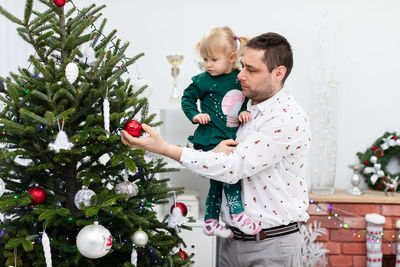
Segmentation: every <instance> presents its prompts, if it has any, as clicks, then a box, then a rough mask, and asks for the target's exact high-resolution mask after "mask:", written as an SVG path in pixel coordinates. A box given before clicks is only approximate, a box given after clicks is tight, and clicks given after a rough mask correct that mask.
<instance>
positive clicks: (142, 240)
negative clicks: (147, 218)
mask: <svg viewBox="0 0 400 267" xmlns="http://www.w3.org/2000/svg"><path fill="white" fill-rule="evenodd" d="M148 241H149V236H148V235H147V233H146V232H145V231H143V230H142V227H139V229H138V230H137V231H136V232H134V233H133V235H132V242H133V243H134V244H135V245H136V246H138V247H144V246H146V244H147V242H148Z"/></svg>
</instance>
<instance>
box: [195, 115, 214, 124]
mask: <svg viewBox="0 0 400 267" xmlns="http://www.w3.org/2000/svg"><path fill="white" fill-rule="evenodd" d="M209 121H211V119H210V115H208V114H207V113H199V114H197V115H196V116H194V117H193V123H200V124H207V123H208V122H209Z"/></svg>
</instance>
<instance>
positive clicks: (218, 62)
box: [203, 52, 236, 76]
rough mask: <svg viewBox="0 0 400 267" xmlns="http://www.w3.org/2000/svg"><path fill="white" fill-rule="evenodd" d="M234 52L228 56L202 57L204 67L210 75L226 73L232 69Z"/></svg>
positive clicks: (234, 57)
mask: <svg viewBox="0 0 400 267" xmlns="http://www.w3.org/2000/svg"><path fill="white" fill-rule="evenodd" d="M235 59H236V53H235V52H233V53H232V54H231V55H230V56H227V55H216V56H214V57H208V56H206V57H204V58H203V61H204V67H205V69H206V71H207V72H208V73H209V74H210V75H211V76H218V75H221V74H228V73H230V72H231V71H232V65H233V63H234V62H235Z"/></svg>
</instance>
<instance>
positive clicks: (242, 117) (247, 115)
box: [238, 110, 251, 122]
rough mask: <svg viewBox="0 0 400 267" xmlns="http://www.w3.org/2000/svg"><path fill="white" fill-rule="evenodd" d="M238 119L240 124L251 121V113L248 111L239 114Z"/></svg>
mask: <svg viewBox="0 0 400 267" xmlns="http://www.w3.org/2000/svg"><path fill="white" fill-rule="evenodd" d="M238 119H239V121H240V122H249V121H251V113H250V112H249V111H246V110H245V111H242V112H240V114H239V116H238Z"/></svg>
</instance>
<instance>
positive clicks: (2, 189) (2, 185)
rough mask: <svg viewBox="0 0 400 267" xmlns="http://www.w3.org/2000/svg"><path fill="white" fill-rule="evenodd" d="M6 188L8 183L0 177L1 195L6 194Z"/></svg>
mask: <svg viewBox="0 0 400 267" xmlns="http://www.w3.org/2000/svg"><path fill="white" fill-rule="evenodd" d="M5 190H6V184H5V183H4V181H3V180H2V179H1V178H0V197H1V196H2V195H3V194H4V191H5Z"/></svg>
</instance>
